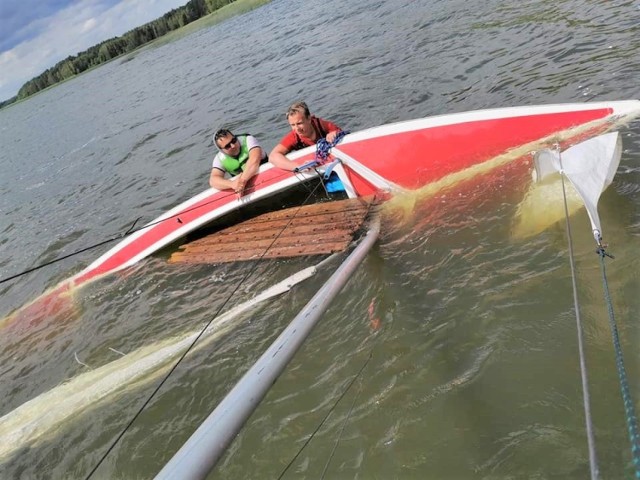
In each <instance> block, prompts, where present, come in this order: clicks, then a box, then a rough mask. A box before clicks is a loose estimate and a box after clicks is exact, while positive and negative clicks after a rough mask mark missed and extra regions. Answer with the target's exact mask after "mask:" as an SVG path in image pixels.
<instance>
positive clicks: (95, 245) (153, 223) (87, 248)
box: [0, 172, 287, 284]
mask: <svg viewBox="0 0 640 480" xmlns="http://www.w3.org/2000/svg"><path fill="white" fill-rule="evenodd" d="M286 174H287V172H282V175H281V176H284V175H286ZM275 178H276V179H277V178H279V177H275ZM254 188H255V186H254ZM235 195H236V193H235V192H232V193H229V194H227V195H224V196H222V197H218V198H214V199H213V200H210V201H208V202H205V203H202V204H198V205H196V206H194V207H191V208H188V209H186V210H183V211H181V212H180V213H176V214H175V215H171V216H170V217H167V218H163V219H162V220H158V221H156V222H152V223H148V224H146V225H144V226H142V227H139V228H134V227H135V225H136V223H138V221H139V220H140V219H141V218H142V217H138V218H137V219H136V220H135V221H134V222H133V224H132V225H131V227H129V229H128V230H127V231H126V232H124V233H122V234H119V235H116V236H113V237H111V238H108V239H106V240H103V241H101V242H98V243H95V244H93V245H90V246H88V247H84V248H81V249H80V250H76V251H75V252H72V253H69V254H68V255H63V256H62V257H58V258H55V259H53V260H51V261H49V262H45V263H42V264H40V265H36V266H35V267H32V268H28V269H26V270H23V271H21V272H19V273H16V274H13V275H10V276H8V277H5V278H2V279H0V284H2V283H5V282H8V281H10V280H15V279H16V278H18V277H22V276H24V275H26V274H28V273H31V272H35V271H36V270H40V269H41V268H44V267H48V266H49V265H53V264H54V263H57V262H60V261H62V260H66V259H67V258H70V257H73V256H75V255H79V254H81V253H84V252H87V251H89V250H93V249H94V248H98V247H101V246H102V245H106V244H107V243H111V242H115V241H116V240H122V239H123V238H125V237H127V236H129V235H131V234H133V233H137V232H139V231H141V230H144V229H146V228H149V227H153V226H155V225H158V224H160V223H163V222H166V221H169V220H174V219H176V220H177V221H178V222H179V223H182V220H181V219H180V216H181V215H184V214H185V213H189V212H192V211H194V210H197V209H199V208H202V207H206V206H209V205H211V204H212V203H215V202H219V201H221V200H224V199H225V198H228V197H230V196H235Z"/></svg>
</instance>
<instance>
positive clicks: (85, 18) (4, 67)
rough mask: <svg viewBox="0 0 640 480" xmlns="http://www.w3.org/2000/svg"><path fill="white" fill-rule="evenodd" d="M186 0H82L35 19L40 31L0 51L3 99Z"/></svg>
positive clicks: (0, 80) (183, 3)
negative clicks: (110, 1) (111, 1)
mask: <svg viewBox="0 0 640 480" xmlns="http://www.w3.org/2000/svg"><path fill="white" fill-rule="evenodd" d="M186 1H187V0H122V1H121V2H120V3H117V4H116V5H113V6H110V5H109V4H105V3H103V2H102V0H81V1H80V2H77V3H75V4H73V5H72V6H70V7H68V8H65V9H63V10H60V11H59V12H57V13H56V14H55V15H53V16H51V17H48V18H43V19H39V20H37V21H35V22H33V24H34V26H35V27H39V28H36V30H39V31H40V32H41V33H40V34H39V35H38V36H36V37H34V38H31V39H29V40H26V41H24V42H22V43H20V44H18V45H16V46H15V47H14V48H12V49H11V50H8V51H6V52H2V53H0V100H6V99H8V98H10V97H12V96H14V95H15V94H16V93H17V92H18V90H19V88H20V87H21V86H22V85H23V84H24V83H25V82H26V81H28V80H30V79H32V78H33V77H35V76H37V75H40V74H41V73H42V72H43V71H45V70H46V69H47V68H49V67H52V66H53V65H55V64H56V63H58V62H59V61H60V60H63V59H64V58H67V57H68V56H69V55H77V54H78V53H79V52H82V51H84V50H86V49H87V48H89V47H91V46H93V45H95V44H97V43H100V42H101V41H103V40H106V39H108V38H112V37H116V36H119V35H122V34H123V33H125V32H127V31H129V30H131V29H133V28H135V27H137V26H139V25H142V24H144V23H147V22H149V21H151V20H154V19H156V18H158V17H160V16H162V15H163V14H165V13H166V12H168V11H169V10H171V9H173V8H177V7H180V6H182V5H185V4H186Z"/></svg>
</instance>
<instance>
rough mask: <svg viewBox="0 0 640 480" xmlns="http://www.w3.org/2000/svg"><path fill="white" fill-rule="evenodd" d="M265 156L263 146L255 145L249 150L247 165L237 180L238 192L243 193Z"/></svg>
mask: <svg viewBox="0 0 640 480" xmlns="http://www.w3.org/2000/svg"><path fill="white" fill-rule="evenodd" d="M262 157H263V151H262V148H261V147H253V148H252V149H251V150H249V158H248V160H247V166H246V167H245V169H244V171H243V172H242V173H241V174H240V176H239V177H238V179H237V180H236V181H237V183H236V193H239V194H241V195H242V194H243V193H244V189H245V187H246V186H247V183H248V182H249V180H251V178H252V177H253V176H254V175H255V174H256V173H258V169H259V168H260V161H261V160H262Z"/></svg>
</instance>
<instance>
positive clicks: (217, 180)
mask: <svg viewBox="0 0 640 480" xmlns="http://www.w3.org/2000/svg"><path fill="white" fill-rule="evenodd" d="M224 175H225V174H224V172H223V171H222V170H220V169H219V168H212V169H211V175H209V185H210V186H211V187H212V188H217V189H218V190H226V189H227V188H231V189H233V190H235V189H236V182H235V181H231V180H227V179H226V178H224Z"/></svg>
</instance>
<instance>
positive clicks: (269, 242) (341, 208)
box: [169, 199, 370, 263]
mask: <svg viewBox="0 0 640 480" xmlns="http://www.w3.org/2000/svg"><path fill="white" fill-rule="evenodd" d="M369 207H370V200H364V199H347V200H337V201H333V202H325V203H317V204H313V205H306V206H302V207H293V208H288V209H285V210H278V211H275V212H269V213H266V214H263V215H259V216H257V217H255V218H252V219H250V220H247V221H245V222H242V223H238V224H236V225H233V226H231V227H228V228H226V229H224V230H221V231H219V232H216V233H213V234H211V235H208V236H206V237H204V238H200V239H198V240H195V241H193V242H190V243H187V244H185V245H182V246H181V247H180V248H179V250H178V251H177V252H175V253H173V254H172V255H171V257H170V258H169V262H170V263H223V262H235V261H243V260H255V259H260V258H265V259H266V258H284V257H297V256H305V255H320V254H329V253H333V252H338V251H341V250H344V249H346V248H347V247H348V246H349V243H351V240H352V239H353V235H354V234H355V232H356V231H358V230H359V229H360V228H361V226H362V224H363V223H364V221H365V219H366V217H367V213H368V212H369Z"/></svg>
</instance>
